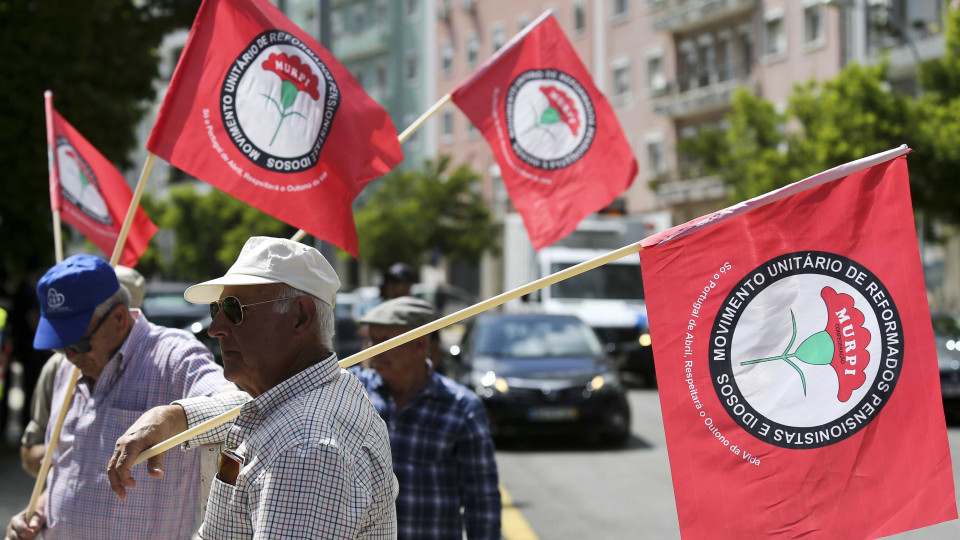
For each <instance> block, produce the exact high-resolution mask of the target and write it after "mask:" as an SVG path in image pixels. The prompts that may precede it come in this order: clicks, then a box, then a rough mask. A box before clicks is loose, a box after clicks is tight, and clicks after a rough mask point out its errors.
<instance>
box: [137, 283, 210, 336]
mask: <svg viewBox="0 0 960 540" xmlns="http://www.w3.org/2000/svg"><path fill="white" fill-rule="evenodd" d="M190 285H192V283H178V282H174V281H153V282H149V283H147V290H146V294H145V295H144V297H143V307H142V308H141V309H142V310H143V313H144V315H146V316H147V319H149V320H150V322H152V323H153V324H159V325H160V326H166V327H169V328H183V327H185V326H187V325H190V324H192V323H193V322H195V321H197V320H199V319H202V318H203V317H204V316H205V315H209V314H210V306H208V305H207V304H191V303H190V302H187V301H186V300H185V299H184V298H183V291H185V290H187V287H189V286H190Z"/></svg>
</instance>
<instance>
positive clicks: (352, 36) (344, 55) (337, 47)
mask: <svg viewBox="0 0 960 540" xmlns="http://www.w3.org/2000/svg"><path fill="white" fill-rule="evenodd" d="M389 50H390V29H389V28H388V27H387V26H386V25H377V26H371V27H370V28H367V29H365V30H363V31H361V32H359V33H344V34H343V35H339V36H336V37H335V38H334V39H333V53H334V54H335V55H336V56H337V60H339V61H340V62H342V63H347V62H353V61H356V60H361V59H364V58H368V57H371V56H378V55H381V54H385V53H386V52H388V51H389Z"/></svg>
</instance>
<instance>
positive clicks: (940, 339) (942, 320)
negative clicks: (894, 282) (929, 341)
mask: <svg viewBox="0 0 960 540" xmlns="http://www.w3.org/2000/svg"><path fill="white" fill-rule="evenodd" d="M931 318H932V319H933V338H934V341H936V344H937V363H938V364H940V392H941V393H942V394H943V402H944V405H945V406H947V408H948V409H949V408H952V409H958V408H960V323H958V317H957V316H956V315H954V314H951V313H934V314H933V315H932V317H931ZM948 412H953V411H948Z"/></svg>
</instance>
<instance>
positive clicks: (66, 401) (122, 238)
mask: <svg viewBox="0 0 960 540" xmlns="http://www.w3.org/2000/svg"><path fill="white" fill-rule="evenodd" d="M155 157H156V156H155V155H154V154H153V152H149V153H147V160H146V161H145V162H144V164H143V170H141V171H140V179H139V180H138V181H137V189H136V190H135V191H134V192H133V198H132V199H131V200H130V207H129V208H128V209H127V217H126V218H125V219H124V220H123V228H122V229H120V235H119V236H117V243H116V245H114V247H113V255H111V256H110V266H113V267H114V268H116V266H117V264H118V262H119V261H120V255H121V254H122V253H123V246H124V244H125V243H126V241H127V234H128V233H129V232H130V227H131V225H133V217H134V215H136V213H137V207H138V206H139V205H140V197H142V196H143V188H144V186H145V185H146V183H147V178H148V177H149V176H150V169H152V168H153V160H154V158H155ZM57 217H58V218H59V216H57ZM58 228H59V227H58ZM79 378H80V370H79V369H77V368H76V366H74V367H73V369H71V370H70V381H69V382H68V383H67V389H66V392H64V394H63V403H61V404H60V414H59V416H58V417H57V423H56V425H55V426H54V427H53V432H52V433H51V434H50V442H49V444H47V451H46V452H44V453H43V462H42V463H41V464H40V473H39V474H38V475H37V481H36V483H35V484H34V485H33V493H32V494H31V495H30V504H29V505H27V513H26V518H25V519H26V521H27V523H29V522H30V518H31V517H33V513H34V512H35V511H36V510H37V501H38V500H39V499H40V494H41V493H42V492H43V484H44V482H45V481H46V479H47V471H49V470H50V463H51V461H52V460H53V451H54V449H55V448H56V447H57V443H59V442H60V429H61V428H62V427H63V419H64V418H66V415H67V409H69V408H70V402H71V401H72V400H73V392H74V390H76V388H77V379H79Z"/></svg>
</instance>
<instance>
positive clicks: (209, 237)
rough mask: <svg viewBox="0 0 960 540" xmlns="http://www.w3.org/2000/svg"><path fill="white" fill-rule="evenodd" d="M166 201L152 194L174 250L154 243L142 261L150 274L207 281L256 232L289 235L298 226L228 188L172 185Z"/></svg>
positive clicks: (150, 208) (149, 203)
mask: <svg viewBox="0 0 960 540" xmlns="http://www.w3.org/2000/svg"><path fill="white" fill-rule="evenodd" d="M168 195H169V197H168V198H167V199H166V200H164V201H153V200H146V201H145V202H144V207H145V210H146V211H147V212H148V213H149V214H150V215H151V216H153V217H154V219H155V221H156V224H157V227H159V228H160V229H161V231H163V232H162V233H158V234H168V235H170V244H172V246H173V252H172V253H171V254H170V255H171V257H170V260H169V261H166V260H164V258H163V257H162V255H161V253H160V248H159V245H160V243H161V242H160V241H159V240H154V241H152V242H151V243H150V246H149V247H148V248H147V251H146V253H144V255H143V257H141V262H140V264H138V268H140V269H141V270H142V271H143V272H144V273H145V274H156V273H159V274H160V275H162V276H163V277H165V278H168V279H175V280H180V281H204V280H207V279H210V278H211V277H212V276H220V275H223V274H224V273H225V272H226V271H227V269H228V268H229V267H230V266H231V265H232V264H233V263H234V261H235V260H236V259H237V255H238V254H239V253H240V248H242V247H243V244H244V243H245V242H246V241H247V239H248V238H249V237H251V236H260V235H262V236H276V237H281V238H289V237H291V236H293V234H294V232H296V228H295V227H292V226H290V225H287V224H286V223H283V222H282V221H280V220H278V219H276V218H273V217H271V216H269V215H267V214H265V213H264V212H262V211H260V210H257V209H256V208H254V207H252V206H250V205H249V204H247V203H245V202H242V201H240V200H237V199H235V198H233V197H231V196H230V195H227V194H226V193H223V192H222V191H218V190H216V189H210V191H209V192H207V193H199V192H198V190H197V189H196V186H195V185H193V184H181V185H178V186H174V187H172V188H170V191H169V193H168Z"/></svg>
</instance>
